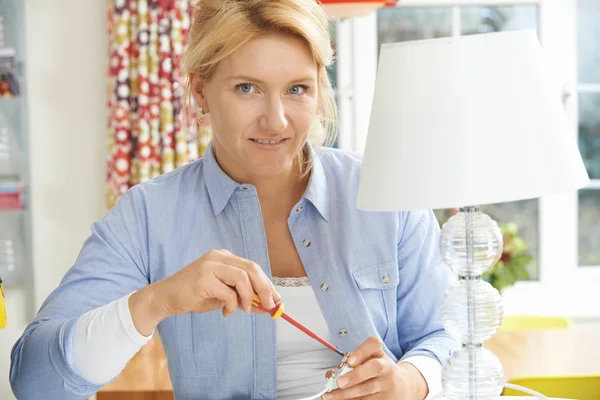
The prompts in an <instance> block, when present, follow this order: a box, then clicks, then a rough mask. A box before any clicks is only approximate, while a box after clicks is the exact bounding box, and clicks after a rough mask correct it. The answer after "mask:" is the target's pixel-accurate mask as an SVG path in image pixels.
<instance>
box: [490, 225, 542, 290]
mask: <svg viewBox="0 0 600 400" xmlns="http://www.w3.org/2000/svg"><path fill="white" fill-rule="evenodd" d="M498 226H499V227H500V231H501V232H502V236H503V239H504V247H503V249H502V256H500V260H499V261H498V262H497V263H496V265H494V266H493V267H492V268H490V269H489V270H487V271H486V272H484V274H483V275H482V279H484V280H485V281H487V282H489V283H490V284H491V285H492V286H493V287H495V288H496V289H497V290H498V291H499V292H500V293H502V290H503V289H505V288H507V287H509V286H512V285H514V284H515V282H516V281H520V280H528V279H529V273H528V272H527V264H529V263H530V262H531V260H533V257H532V255H531V254H530V253H529V252H528V251H527V244H526V243H525V240H523V238H522V237H521V236H519V235H518V227H517V224H515V223H514V222H510V223H498Z"/></svg>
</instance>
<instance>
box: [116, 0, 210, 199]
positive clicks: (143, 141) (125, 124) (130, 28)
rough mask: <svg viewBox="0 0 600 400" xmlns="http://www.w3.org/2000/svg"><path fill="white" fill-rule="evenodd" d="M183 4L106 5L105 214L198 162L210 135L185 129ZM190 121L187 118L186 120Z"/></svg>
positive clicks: (152, 0)
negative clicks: (137, 189) (142, 187)
mask: <svg viewBox="0 0 600 400" xmlns="http://www.w3.org/2000/svg"><path fill="white" fill-rule="evenodd" d="M190 17H191V6H190V1H189V0H108V10H107V32H108V36H109V68H108V110H109V117H108V137H109V152H108V166H107V167H108V168H107V175H106V179H107V186H108V187H107V196H106V203H107V207H109V208H111V207H112V206H114V204H115V203H116V201H117V200H118V198H119V197H120V196H121V195H122V194H123V193H125V192H126V191H127V190H128V189H129V188H130V187H132V186H133V185H136V184H138V183H141V182H144V181H147V180H149V179H152V178H155V177H156V176H158V175H161V174H163V173H167V172H169V171H172V170H173V169H174V168H177V167H179V166H181V165H184V164H186V163H188V162H190V161H193V160H195V159H197V158H198V157H199V156H201V155H203V153H204V150H205V148H206V144H207V143H208V140H210V127H209V126H208V125H203V126H200V127H198V123H197V120H196V118H194V115H191V116H190V118H189V123H188V124H187V125H186V126H184V124H183V119H182V113H181V112H180V111H181V109H182V105H183V91H184V82H183V78H182V76H181V72H180V70H179V62H180V60H181V56H182V53H183V49H184V45H185V43H184V38H185V36H186V35H187V31H188V30H189V27H190ZM192 113H193V112H192Z"/></svg>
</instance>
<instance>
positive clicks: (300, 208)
mask: <svg viewBox="0 0 600 400" xmlns="http://www.w3.org/2000/svg"><path fill="white" fill-rule="evenodd" d="M303 209H304V207H302V206H298V207H297V208H296V212H300V211H302V210H303Z"/></svg>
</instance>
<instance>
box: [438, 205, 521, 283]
mask: <svg viewBox="0 0 600 400" xmlns="http://www.w3.org/2000/svg"><path fill="white" fill-rule="evenodd" d="M457 212H458V210H445V211H444V212H443V213H442V214H441V215H440V214H438V218H439V220H440V226H442V225H443V224H444V223H445V222H446V221H447V220H448V218H450V217H451V216H452V215H454V214H456V213H457ZM498 227H499V228H500V232H502V237H503V241H504V246H503V248H502V255H501V256H500V260H498V262H497V263H496V264H495V265H494V266H492V267H491V268H490V269H489V270H487V271H486V272H484V273H483V275H482V276H481V278H482V279H483V280H485V281H486V282H489V283H490V284H491V285H492V286H493V287H495V288H496V289H497V290H498V291H499V292H500V293H502V290H504V289H506V288H507V287H510V286H512V285H514V284H515V282H517V281H520V280H528V279H529V278H530V277H529V273H528V272H527V264H529V263H530V262H531V261H532V260H533V257H532V255H531V254H530V253H529V252H528V251H527V243H526V242H525V240H524V239H523V238H522V237H521V236H519V234H518V227H517V224H515V223H514V222H509V223H503V222H498Z"/></svg>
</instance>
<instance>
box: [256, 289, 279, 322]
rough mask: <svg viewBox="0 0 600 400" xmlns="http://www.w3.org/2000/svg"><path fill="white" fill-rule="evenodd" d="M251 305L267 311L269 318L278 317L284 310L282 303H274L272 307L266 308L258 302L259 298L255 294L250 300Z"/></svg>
mask: <svg viewBox="0 0 600 400" xmlns="http://www.w3.org/2000/svg"><path fill="white" fill-rule="evenodd" d="M252 305H253V306H254V307H258V308H259V309H261V310H262V311H265V312H267V313H269V315H271V319H277V318H280V317H281V316H282V315H283V313H284V312H285V307H284V306H283V303H279V304H276V305H275V307H274V308H272V309H271V310H267V309H266V308H265V307H263V305H262V304H261V303H260V298H259V297H258V295H256V294H255V295H254V299H253V300H252Z"/></svg>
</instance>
